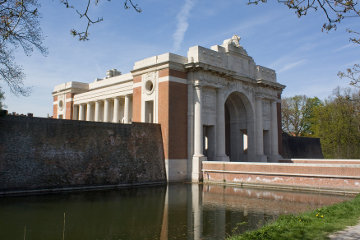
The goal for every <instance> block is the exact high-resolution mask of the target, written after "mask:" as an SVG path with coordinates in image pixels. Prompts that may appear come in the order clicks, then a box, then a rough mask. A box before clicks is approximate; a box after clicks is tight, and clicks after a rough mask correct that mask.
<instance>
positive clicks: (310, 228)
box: [228, 195, 360, 240]
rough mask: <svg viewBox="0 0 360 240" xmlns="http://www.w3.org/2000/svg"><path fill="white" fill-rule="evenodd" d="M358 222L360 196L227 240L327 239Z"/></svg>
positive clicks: (287, 218)
mask: <svg viewBox="0 0 360 240" xmlns="http://www.w3.org/2000/svg"><path fill="white" fill-rule="evenodd" d="M359 219H360V195H358V196H357V197H356V198H355V199H353V200H350V201H347V202H343V203H338V204H335V205H332V206H328V207H323V208H320V209H317V210H315V211H312V212H306V213H302V214H299V215H285V216H281V217H280V218H279V219H278V220H276V221H275V222H273V223H270V224H268V225H265V226H264V227H262V228H260V229H258V230H255V231H250V232H246V233H244V234H242V235H239V236H233V237H231V238H229V239H228V240H240V239H241V240H245V239H249V240H250V239H251V240H255V239H256V240H260V239H266V240H270V239H274V240H275V239H276V240H280V239H311V240H314V239H327V236H328V235H329V234H330V233H331V232H335V231H338V230H341V229H344V228H345V227H346V226H349V225H355V224H357V223H358V222H359Z"/></svg>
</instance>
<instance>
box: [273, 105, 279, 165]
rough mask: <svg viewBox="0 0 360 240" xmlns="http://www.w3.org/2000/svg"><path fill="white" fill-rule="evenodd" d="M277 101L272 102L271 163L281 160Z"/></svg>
mask: <svg viewBox="0 0 360 240" xmlns="http://www.w3.org/2000/svg"><path fill="white" fill-rule="evenodd" d="M276 105H277V104H276V101H272V102H271V161H272V162H278V160H279V159H280V158H281V156H280V155H279V142H278V137H279V136H278V121H277V106H276Z"/></svg>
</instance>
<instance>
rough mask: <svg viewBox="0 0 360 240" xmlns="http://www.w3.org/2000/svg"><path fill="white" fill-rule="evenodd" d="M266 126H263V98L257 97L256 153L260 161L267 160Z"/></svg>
mask: <svg viewBox="0 0 360 240" xmlns="http://www.w3.org/2000/svg"><path fill="white" fill-rule="evenodd" d="M263 131H264V128H263V107H262V98H261V97H257V98H256V155H257V158H258V161H260V162H266V156H265V155H264V132H263Z"/></svg>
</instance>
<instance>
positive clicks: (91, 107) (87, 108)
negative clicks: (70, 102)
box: [73, 95, 132, 123]
mask: <svg viewBox="0 0 360 240" xmlns="http://www.w3.org/2000/svg"><path fill="white" fill-rule="evenodd" d="M131 109H132V107H131V95H126V96H122V97H115V98H106V99H102V100H97V101H92V102H87V103H80V104H74V112H73V119H74V120H82V121H95V122H113V123H119V122H122V123H130V122H131Z"/></svg>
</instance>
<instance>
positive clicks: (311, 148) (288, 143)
mask: <svg viewBox="0 0 360 240" xmlns="http://www.w3.org/2000/svg"><path fill="white" fill-rule="evenodd" d="M280 154H281V156H282V157H283V158H324V155H323V154H322V150H321V143H320V138H311V137H294V136H290V135H289V134H287V133H284V132H283V133H282V151H281V153H280Z"/></svg>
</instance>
